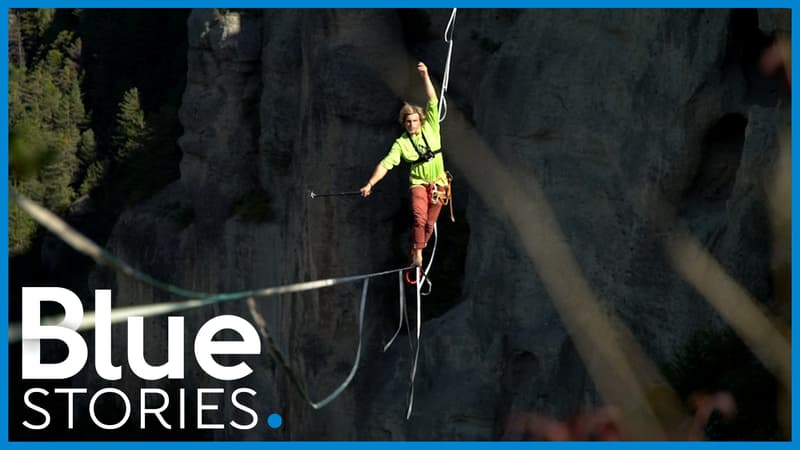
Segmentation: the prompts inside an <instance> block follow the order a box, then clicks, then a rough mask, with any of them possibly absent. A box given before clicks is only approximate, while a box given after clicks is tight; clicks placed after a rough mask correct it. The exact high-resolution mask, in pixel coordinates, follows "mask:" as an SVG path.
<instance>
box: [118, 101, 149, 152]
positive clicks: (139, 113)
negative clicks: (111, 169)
mask: <svg viewBox="0 0 800 450" xmlns="http://www.w3.org/2000/svg"><path fill="white" fill-rule="evenodd" d="M148 134H149V133H148V130H147V127H146V125H145V121H144V111H143V110H142V105H141V103H140V102H139V90H138V89H137V88H135V87H134V88H131V89H129V90H127V91H126V92H125V94H124V95H123V97H122V101H121V102H120V104H119V111H118V112H117V123H116V133H115V134H114V137H113V141H114V145H115V147H116V160H117V162H119V163H124V162H125V161H127V160H128V159H130V158H131V156H132V155H133V154H134V153H135V152H137V151H141V149H143V148H144V146H145V145H146V143H147V139H148Z"/></svg>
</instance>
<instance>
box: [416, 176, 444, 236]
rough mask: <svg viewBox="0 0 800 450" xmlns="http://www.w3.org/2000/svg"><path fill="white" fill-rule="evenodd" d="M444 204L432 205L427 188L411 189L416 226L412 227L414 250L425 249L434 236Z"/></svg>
mask: <svg viewBox="0 0 800 450" xmlns="http://www.w3.org/2000/svg"><path fill="white" fill-rule="evenodd" d="M441 210H442V202H441V201H439V202H437V203H436V204H435V205H431V204H430V200H429V199H428V190H427V189H426V188H425V186H415V187H412V188H411V213H412V214H413V215H414V224H413V225H412V226H411V240H412V241H413V244H414V246H413V248H425V245H426V244H427V243H428V239H430V238H431V234H433V226H434V225H435V224H436V219H438V218H439V212H440V211H441Z"/></svg>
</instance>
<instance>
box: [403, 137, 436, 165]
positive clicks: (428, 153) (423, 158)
mask: <svg viewBox="0 0 800 450" xmlns="http://www.w3.org/2000/svg"><path fill="white" fill-rule="evenodd" d="M419 133H420V134H421V135H422V140H423V141H424V142H425V151H424V152H423V151H421V150H420V149H419V147H417V144H415V143H414V140H413V139H411V135H409V134H408V132H406V136H408V141H409V142H411V146H412V147H414V150H415V151H416V152H417V155H419V156H418V157H417V159H415V160H414V161H409V164H411V167H412V168H413V167H416V166H418V165H420V164H424V163H426V162H428V161H430V160H432V159H433V158H434V157H435V156H436V154H438V153H441V152H442V149H441V148H440V149H438V150H431V145H430V144H428V140H427V139H426V138H425V133H424V132H423V131H422V130H420V132H419Z"/></svg>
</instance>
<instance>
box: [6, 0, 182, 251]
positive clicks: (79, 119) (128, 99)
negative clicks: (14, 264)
mask: <svg viewBox="0 0 800 450" xmlns="http://www.w3.org/2000/svg"><path fill="white" fill-rule="evenodd" d="M187 14H188V11H187V10H169V11H165V12H164V13H162V14H155V15H154V14H152V12H148V11H144V10H115V9H103V10H101V9H90V10H68V9H10V10H9V18H8V22H9V55H10V57H9V68H8V70H9V77H8V78H9V83H8V84H9V86H8V100H9V109H8V111H9V169H10V176H9V187H10V188H12V189H15V190H16V191H18V192H20V193H22V194H25V195H27V196H29V197H30V198H32V199H33V200H35V201H37V202H40V203H41V204H43V206H45V207H47V208H50V209H52V210H54V211H55V212H56V213H60V214H63V213H65V212H67V211H68V209H69V207H70V205H71V204H72V202H73V201H75V199H76V198H77V197H78V196H80V195H90V196H92V197H93V198H94V200H95V206H96V208H97V211H98V212H102V214H103V218H102V220H97V221H95V223H108V224H110V223H113V219H112V218H113V217H114V216H115V215H117V214H119V212H120V211H121V210H122V209H123V208H124V207H126V206H127V205H129V204H131V203H133V202H138V201H141V200H142V199H144V198H147V197H148V196H149V195H151V194H152V193H153V192H155V191H157V190H158V189H160V188H161V187H162V186H164V185H165V184H167V183H169V182H171V181H172V180H174V179H176V178H177V177H178V175H179V172H178V162H179V161H180V151H179V149H178V147H177V145H176V141H177V138H178V136H180V134H181V133H182V128H181V126H180V124H179V122H178V119H177V108H178V105H179V103H180V99H181V94H182V91H183V85H184V83H185V81H184V80H185V67H186V57H185V51H186V34H185V30H186V28H185V27H186V25H185V24H186V16H187ZM165 30H166V31H165ZM86 55H91V57H89V58H87V57H86ZM148 118H150V119H151V120H150V121H148V120H147V119H148ZM101 233H105V232H101ZM35 236H36V226H35V224H34V223H33V222H32V221H30V219H29V218H27V217H26V216H25V215H24V214H22V213H21V211H19V210H17V209H15V207H10V211H9V242H10V244H11V245H10V247H11V255H12V256H14V255H17V254H20V252H24V251H26V250H34V249H33V248H32V247H31V245H32V242H33V239H34V238H35Z"/></svg>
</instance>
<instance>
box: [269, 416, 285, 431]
mask: <svg viewBox="0 0 800 450" xmlns="http://www.w3.org/2000/svg"><path fill="white" fill-rule="evenodd" d="M267 425H269V427H270V428H272V429H275V428H280V427H281V425H283V417H281V415H280V414H278V413H272V414H270V415H269V417H267Z"/></svg>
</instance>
